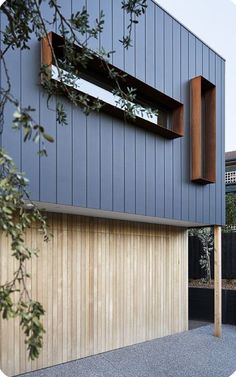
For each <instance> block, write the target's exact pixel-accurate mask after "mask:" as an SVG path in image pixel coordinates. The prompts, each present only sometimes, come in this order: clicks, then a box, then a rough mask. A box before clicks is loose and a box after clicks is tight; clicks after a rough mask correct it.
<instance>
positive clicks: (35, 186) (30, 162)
mask: <svg viewBox="0 0 236 377" xmlns="http://www.w3.org/2000/svg"><path fill="white" fill-rule="evenodd" d="M29 44H30V50H26V51H24V53H22V57H21V82H22V83H24V85H22V87H21V101H22V105H23V106H24V107H27V106H29V105H30V106H31V107H32V108H34V109H35V111H34V113H33V117H34V120H35V121H36V122H39V96H40V93H39V91H38V92H36V91H35V88H37V87H38V85H39V75H38V73H39V69H40V51H39V48H38V43H37V41H35V40H31V41H30V42H29ZM29 67H31V69H29ZM22 138H23V135H22ZM38 151H39V145H38V144H36V143H34V142H32V141H30V142H25V143H24V141H23V140H22V171H26V172H27V178H28V179H29V191H30V193H32V194H31V197H32V199H34V200H39V154H38ZM29 156H30V158H29Z"/></svg>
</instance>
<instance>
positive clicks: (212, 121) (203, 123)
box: [191, 76, 216, 184]
mask: <svg viewBox="0 0 236 377" xmlns="http://www.w3.org/2000/svg"><path fill="white" fill-rule="evenodd" d="M191 153H192V171H191V178H192V181H194V182H196V183H201V184H208V183H214V182H215V180H216V88H215V85H214V84H212V83H211V82H210V81H208V80H206V79H205V78H204V77H202V76H198V77H195V78H194V79H192V80H191Z"/></svg>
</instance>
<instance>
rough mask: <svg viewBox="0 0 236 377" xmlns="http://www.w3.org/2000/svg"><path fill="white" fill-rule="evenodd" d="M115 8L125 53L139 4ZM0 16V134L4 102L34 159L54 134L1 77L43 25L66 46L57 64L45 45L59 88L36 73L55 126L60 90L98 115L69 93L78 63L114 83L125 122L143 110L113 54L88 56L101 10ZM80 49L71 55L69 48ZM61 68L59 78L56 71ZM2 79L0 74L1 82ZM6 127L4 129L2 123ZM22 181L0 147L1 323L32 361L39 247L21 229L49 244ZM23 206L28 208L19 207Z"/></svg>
mask: <svg viewBox="0 0 236 377" xmlns="http://www.w3.org/2000/svg"><path fill="white" fill-rule="evenodd" d="M43 3H45V4H47V5H48V6H49V8H50V9H51V11H52V18H51V19H49V20H47V19H46V18H45V15H43V14H42V11H41V10H42V6H43ZM121 7H122V9H123V10H124V12H126V13H127V14H128V15H129V18H130V22H129V24H128V26H127V35H126V36H124V37H123V38H122V39H121V40H120V42H121V43H122V44H123V46H124V48H126V49H127V48H128V47H130V46H131V45H132V40H131V35H132V28H133V26H134V25H136V24H137V23H138V18H139V17H140V16H141V15H142V14H144V12H145V9H146V7H147V5H146V0H123V1H122V2H121ZM1 12H2V13H3V14H4V15H5V18H6V20H7V22H6V26H5V28H4V29H3V28H1V41H2V44H1V47H2V49H1V50H0V58H1V64H2V69H3V76H5V77H4V79H5V80H2V82H5V83H6V84H5V86H4V87H2V83H1V87H0V132H1V131H2V129H3V125H4V127H5V126H6V125H5V123H4V112H5V106H6V104H7V103H11V104H13V105H14V107H15V112H14V114H13V122H12V123H13V128H15V129H17V130H22V131H23V135H24V141H25V142H28V141H33V142H35V143H39V142H40V150H39V154H40V156H46V155H47V148H46V143H47V142H49V143H52V142H53V141H54V139H53V137H52V136H51V135H50V134H48V133H47V131H46V128H45V126H44V125H42V124H40V123H38V122H36V121H35V120H34V112H35V109H34V108H32V107H31V106H30V104H29V105H28V106H27V107H23V106H22V105H21V101H20V98H15V97H14V96H13V94H12V85H13V83H12V80H11V77H10V75H9V72H8V67H7V64H6V60H5V56H6V54H7V52H8V50H9V49H12V50H14V49H20V50H27V49H30V40H31V38H32V35H33V34H34V35H35V36H36V37H37V38H38V40H39V41H40V40H41V39H42V38H44V37H46V36H47V33H48V28H50V30H51V29H52V27H53V25H54V24H55V23H56V24H57V30H58V32H59V33H60V34H61V35H62V37H63V39H64V41H65V47H64V52H65V53H64V56H63V58H61V59H57V57H56V56H55V53H54V51H53V49H52V46H51V44H50V41H49V39H48V43H49V45H50V47H51V51H52V54H53V60H54V65H55V66H56V68H57V70H58V75H59V77H60V88H59V85H58V83H56V82H53V81H51V80H49V79H48V78H49V67H48V66H47V65H44V66H42V67H41V69H40V72H39V74H40V75H41V77H44V78H45V80H44V81H43V84H42V86H43V89H44V92H45V93H46V95H47V103H48V108H49V109H50V110H51V111H55V112H56V119H57V123H58V124H59V125H62V126H65V125H67V114H66V112H65V109H64V107H63V104H62V103H60V101H59V100H57V104H56V107H55V108H54V109H53V108H51V107H50V99H51V97H52V96H55V95H57V94H59V95H60V94H61V88H62V89H63V93H65V94H66V95H67V98H68V99H69V100H70V101H71V102H72V103H73V104H74V105H75V106H80V108H81V109H82V110H83V111H84V112H85V114H89V113H90V112H91V111H94V110H95V111H100V109H101V108H102V106H103V104H102V103H101V102H100V101H99V100H95V101H91V99H90V98H89V97H88V96H87V95H84V94H82V93H79V92H78V91H77V90H75V89H74V88H73V82H74V78H75V77H78V76H79V73H80V72H79V66H82V67H84V68H85V69H86V67H87V65H88V63H89V62H91V61H92V60H93V59H94V56H96V58H99V60H100V62H101V64H102V65H103V66H104V68H105V69H106V72H107V75H108V77H110V78H111V79H112V80H113V81H114V87H115V89H114V95H118V96H119V97H120V101H121V104H122V107H123V108H124V110H125V112H126V116H127V117H131V118H135V116H136V115H135V114H136V111H142V108H141V107H140V106H139V105H135V104H133V103H132V102H133V101H135V98H136V94H135V89H134V88H125V85H121V82H123V83H124V82H125V75H124V74H120V73H119V72H118V71H117V70H115V69H114V68H111V67H110V66H109V64H108V61H109V59H110V57H111V56H112V54H113V53H114V51H105V49H104V48H103V47H101V48H100V49H99V51H92V50H91V49H90V48H89V41H90V39H98V38H99V36H100V34H101V33H102V32H103V27H104V22H105V17H104V13H103V12H102V11H101V12H100V14H99V15H98V17H97V18H96V19H95V21H94V22H91V20H90V16H89V14H88V12H87V10H86V8H85V7H83V8H82V9H80V10H78V11H77V12H75V13H72V14H71V16H70V17H69V18H68V19H66V18H65V17H64V15H63V10H62V9H61V6H60V5H59V4H58V2H57V0H17V1H16V0H7V1H5V2H4V3H3V4H2V6H1ZM75 44H76V45H79V46H80V47H81V52H80V53H79V54H78V52H77V50H76V49H75V48H74V45H75ZM62 70H64V71H66V76H65V75H64V74H62ZM2 79H3V77H2ZM147 112H148V113H150V116H152V114H153V112H152V111H151V109H150V110H149V109H148V110H147ZM7 126H11V125H7ZM27 184H28V181H27V179H26V178H25V177H24V175H23V174H22V173H21V172H18V171H17V170H16V167H15V165H14V163H13V160H12V159H11V158H10V157H9V156H8V155H7V154H6V152H5V151H4V150H3V149H0V229H1V230H2V231H3V234H5V235H6V236H7V237H10V239H11V249H12V256H13V257H14V258H15V259H16V260H17V264H18V268H17V270H16V271H15V273H14V275H13V277H12V280H11V281H7V282H6V283H4V284H3V285H1V286H0V312H1V313H2V317H3V318H4V319H9V318H12V317H19V318H20V326H21V328H22V330H23V332H24V334H25V338H26V340H25V341H26V343H27V347H28V353H29V358H31V359H34V358H37V357H38V355H39V352H40V348H41V347H42V340H43V332H44V329H43V326H42V322H41V318H42V316H43V315H44V309H43V307H42V305H41V304H40V303H39V302H37V301H33V300H32V299H31V297H30V295H29V292H28V289H27V279H29V278H30V276H29V274H28V273H27V271H26V261H28V260H30V259H31V258H32V257H33V256H37V254H38V250H31V249H30V248H29V247H27V245H26V244H25V240H24V234H25V231H26V230H27V229H28V228H29V227H30V226H31V225H32V223H34V222H36V223H37V224H38V226H39V229H40V231H41V232H42V236H43V238H44V240H45V241H48V237H49V236H48V230H47V223H46V218H45V217H44V216H43V215H42V214H41V213H40V211H39V210H38V209H37V207H36V206H35V205H34V204H33V203H31V202H30V197H29V194H28V192H27ZM26 201H27V202H28V203H31V209H30V210H28V209H27V208H26Z"/></svg>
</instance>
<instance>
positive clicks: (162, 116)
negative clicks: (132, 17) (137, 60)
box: [42, 33, 183, 138]
mask: <svg viewBox="0 0 236 377" xmlns="http://www.w3.org/2000/svg"><path fill="white" fill-rule="evenodd" d="M48 41H50V44H51V46H52V48H53V51H54V54H55V56H56V57H57V59H58V60H59V61H60V60H63V54H64V45H65V44H64V40H63V38H62V37H61V36H59V35H57V34H55V33H49V34H48V36H47V37H45V38H44V39H43V40H42V64H45V65H48V66H50V67H51V77H50V79H51V80H56V81H58V82H61V81H63V82H64V84H66V85H68V86H72V87H73V88H74V89H75V90H78V91H79V92H81V93H84V94H86V95H88V96H89V97H90V98H91V99H96V98H98V99H99V100H100V101H102V103H103V104H104V106H103V107H102V109H103V110H104V111H106V112H109V113H110V114H112V115H113V116H117V117H120V118H124V116H125V109H124V102H122V99H121V98H120V97H119V95H115V94H114V93H113V90H114V89H115V86H114V81H113V80H112V79H110V78H109V76H108V72H107V68H106V66H105V65H104V64H102V62H101V60H100V59H99V58H98V57H97V56H96V55H95V54H94V58H93V59H92V60H91V62H89V64H88V65H87V67H86V68H84V67H83V66H79V64H78V72H79V76H73V77H71V75H70V80H68V72H66V71H65V70H63V69H62V68H60V71H59V70H58V68H57V67H56V66H55V62H54V61H53V54H52V51H51V47H50V44H49V42H48ZM75 48H76V49H77V50H78V52H79V51H80V50H81V49H80V47H79V46H75ZM109 67H110V68H112V69H114V68H115V69H116V70H117V71H118V72H119V73H120V74H121V75H123V74H124V73H125V72H123V71H121V70H119V69H118V68H116V67H114V66H112V65H111V64H109ZM119 85H120V86H121V88H122V89H123V90H126V89H127V87H132V88H135V89H136V98H135V104H137V105H138V108H137V110H135V116H136V118H135V120H133V119H128V120H127V121H130V122H133V123H135V124H136V125H138V126H141V127H143V128H145V129H148V130H150V131H152V132H155V133H158V134H160V135H162V136H164V137H167V138H176V137H180V136H183V104H182V103H180V102H178V101H176V100H175V99H173V98H171V97H169V96H167V95H165V94H164V93H162V92H160V91H158V90H156V89H155V88H153V87H151V86H149V85H147V84H145V83H144V82H142V81H140V80H138V79H136V78H135V77H133V76H131V75H127V74H126V77H125V80H123V81H120V82H119ZM130 104H131V105H132V103H130Z"/></svg>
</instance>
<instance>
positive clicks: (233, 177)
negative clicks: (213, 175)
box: [225, 151, 236, 193]
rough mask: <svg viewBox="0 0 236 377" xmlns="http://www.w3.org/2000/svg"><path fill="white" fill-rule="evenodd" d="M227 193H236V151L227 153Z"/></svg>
mask: <svg viewBox="0 0 236 377" xmlns="http://www.w3.org/2000/svg"><path fill="white" fill-rule="evenodd" d="M225 191H226V193H228V192H236V151H231V152H226V153H225Z"/></svg>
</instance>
